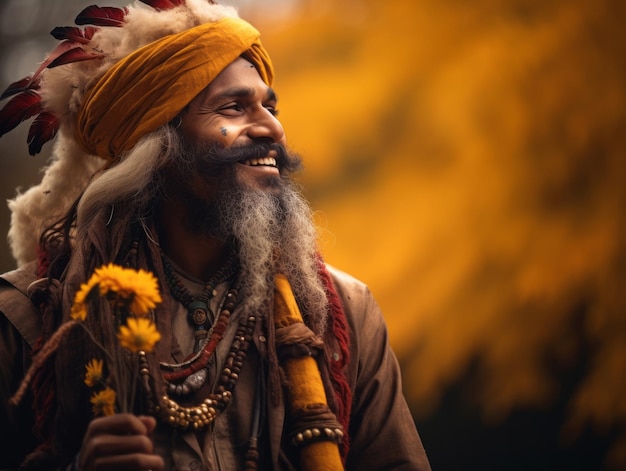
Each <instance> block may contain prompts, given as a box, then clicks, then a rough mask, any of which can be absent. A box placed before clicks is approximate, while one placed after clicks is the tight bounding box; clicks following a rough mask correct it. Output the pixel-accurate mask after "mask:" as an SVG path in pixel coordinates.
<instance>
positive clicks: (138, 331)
mask: <svg viewBox="0 0 626 471" xmlns="http://www.w3.org/2000/svg"><path fill="white" fill-rule="evenodd" d="M117 338H118V340H119V341H120V345H121V346H122V347H124V348H125V349H127V350H130V351H131V352H135V353H136V352H138V351H140V350H143V351H144V352H151V351H152V349H153V348H154V344H155V343H157V342H158V341H159V340H160V339H161V334H159V331H158V330H157V329H156V326H155V325H154V323H153V322H152V321H150V319H146V318H140V319H134V318H132V317H131V318H129V319H128V325H123V326H121V327H120V331H119V333H118V334H117Z"/></svg>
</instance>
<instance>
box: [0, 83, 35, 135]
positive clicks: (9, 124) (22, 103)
mask: <svg viewBox="0 0 626 471" xmlns="http://www.w3.org/2000/svg"><path fill="white" fill-rule="evenodd" d="M40 112H41V97H40V96H39V94H38V93H37V92H35V91H33V90H26V91H25V92H22V93H20V94H19V95H16V96H14V97H13V98H11V100H9V102H8V103H7V104H6V105H4V107H3V108H2V109H1V110H0V136H3V135H5V134H6V133H8V132H9V131H10V130H11V129H13V128H14V127H16V126H17V125H18V124H20V123H21V122H22V121H24V120H27V119H28V118H30V117H31V116H34V115H36V114H37V113H40Z"/></svg>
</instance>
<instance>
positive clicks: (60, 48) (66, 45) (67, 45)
mask: <svg viewBox="0 0 626 471" xmlns="http://www.w3.org/2000/svg"><path fill="white" fill-rule="evenodd" d="M74 47H76V43H74V42H72V41H63V42H62V43H61V44H58V45H57V47H55V48H54V49H53V50H52V52H50V54H48V56H47V57H46V58H45V59H44V61H43V62H42V63H41V64H39V68H38V69H37V70H36V71H35V73H34V74H33V76H32V78H31V80H36V79H37V78H39V74H41V72H42V71H43V70H44V69H45V68H46V67H48V65H50V63H51V62H52V61H54V60H55V59H56V58H57V57H59V56H60V55H63V54H65V53H66V52H67V51H69V50H70V49H72V48H74Z"/></svg>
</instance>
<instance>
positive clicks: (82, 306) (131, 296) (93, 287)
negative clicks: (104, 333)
mask: <svg viewBox="0 0 626 471" xmlns="http://www.w3.org/2000/svg"><path fill="white" fill-rule="evenodd" d="M98 298H106V299H107V300H108V301H109V302H110V304H111V307H112V309H113V312H114V315H115V316H116V317H117V318H118V319H119V320H120V322H119V329H118V331H117V339H118V341H119V344H120V346H121V347H122V348H124V349H126V350H128V351H129V352H131V353H137V352H140V351H143V352H151V351H152V350H153V349H154V346H155V344H156V343H157V342H158V341H159V340H160V338H161V334H159V332H158V330H157V328H156V326H155V324H154V322H153V321H152V320H151V319H150V318H149V317H148V315H149V314H150V312H151V311H152V310H153V309H154V308H155V307H156V306H157V304H159V303H160V302H161V295H160V293H159V286H158V281H157V279H156V278H155V276H154V275H153V274H152V273H150V272H148V271H145V270H133V269H128V268H123V267H120V266H117V265H114V264H108V265H104V266H102V267H100V268H97V269H96V270H95V271H94V273H93V275H91V277H90V278H89V280H88V281H87V283H84V284H82V285H81V287H80V289H79V290H78V292H77V293H76V295H75V297H74V303H73V305H72V308H71V311H70V317H71V318H72V319H73V320H74V321H75V322H79V323H81V324H82V325H83V326H85V328H86V330H87V332H88V333H89V335H90V336H91V338H92V339H93V340H94V342H95V343H96V344H97V345H99V346H100V348H101V350H102V352H103V353H104V355H105V356H106V357H107V365H108V366H109V369H110V370H112V371H113V372H114V376H115V378H116V387H117V388H118V390H119V389H125V388H126V387H127V386H131V391H130V393H129V394H128V393H127V391H125V390H124V391H118V392H119V394H117V393H116V391H115V390H114V389H112V388H111V387H110V386H109V385H108V384H107V382H106V381H105V379H104V374H103V360H99V359H97V358H94V359H92V360H91V361H90V362H89V363H87V365H85V369H86V371H85V378H84V382H85V384H86V385H87V386H89V387H90V388H94V389H95V391H94V393H93V395H92V396H91V404H92V407H93V412H94V414H95V415H112V414H113V413H115V404H116V403H117V404H118V407H119V409H120V411H122V412H127V411H130V410H131V408H132V407H131V405H132V400H133V398H134V387H135V383H136V379H137V378H136V371H135V370H133V371H128V368H127V367H126V363H125V362H124V361H122V359H120V358H118V352H117V349H113V350H112V351H111V350H107V349H106V348H105V347H103V346H102V345H100V343H99V342H98V341H97V340H96V339H95V337H94V335H93V334H92V332H90V330H89V328H88V327H87V326H86V324H84V323H83V322H84V321H85V320H86V319H87V315H88V305H89V303H90V302H92V301H95V300H96V299H98ZM123 322H125V323H123Z"/></svg>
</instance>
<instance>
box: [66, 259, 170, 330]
mask: <svg viewBox="0 0 626 471" xmlns="http://www.w3.org/2000/svg"><path fill="white" fill-rule="evenodd" d="M95 288H98V290H97V291H94V289H95ZM94 293H98V294H99V295H100V296H107V297H109V298H111V299H112V300H114V301H115V302H116V303H117V305H118V306H120V307H125V308H127V309H128V310H129V311H130V312H131V313H132V314H135V315H136V316H145V315H146V314H148V312H150V310H151V309H154V308H155V307H156V305H157V304H159V303H160V302H161V294H160V293H159V284H158V281H157V279H156V277H155V276H154V275H153V274H152V273H150V272H148V271H145V270H133V269H132V268H123V267H120V266H118V265H114V264H112V263H109V264H108V265H103V266H101V267H100V268H97V269H96V270H95V271H94V273H93V275H91V277H90V278H89V280H88V281H87V283H84V284H82V285H81V287H80V290H79V291H78V292H77V293H76V296H75V297H74V304H73V305H72V309H71V311H70V317H71V318H72V319H76V320H81V321H84V320H85V318H86V317H87V301H88V299H89V298H90V297H91V296H93V295H94Z"/></svg>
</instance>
